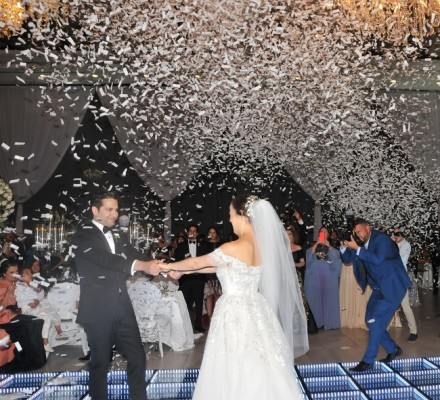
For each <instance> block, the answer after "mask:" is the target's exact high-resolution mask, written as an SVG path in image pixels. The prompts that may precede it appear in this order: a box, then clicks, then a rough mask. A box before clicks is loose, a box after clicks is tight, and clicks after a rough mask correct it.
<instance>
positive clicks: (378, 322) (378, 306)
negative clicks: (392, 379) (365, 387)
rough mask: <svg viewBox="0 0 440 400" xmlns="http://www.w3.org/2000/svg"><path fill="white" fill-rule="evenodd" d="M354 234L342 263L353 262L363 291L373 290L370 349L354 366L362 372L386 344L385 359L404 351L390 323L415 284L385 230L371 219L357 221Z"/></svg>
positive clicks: (369, 308) (367, 315)
mask: <svg viewBox="0 0 440 400" xmlns="http://www.w3.org/2000/svg"><path fill="white" fill-rule="evenodd" d="M353 227H354V228H353V232H354V234H355V235H357V240H355V239H354V238H353V236H351V238H350V240H345V241H344V246H343V247H342V248H341V258H342V262H343V263H346V264H353V271H354V274H355V276H356V279H357V281H358V283H359V285H360V286H361V287H362V289H363V290H365V288H366V287H367V285H370V286H371V288H372V289H373V292H372V294H371V296H370V299H369V300H368V304H367V310H366V313H365V322H366V324H367V326H368V329H369V339H368V345H367V349H366V351H365V354H364V357H363V359H362V361H361V362H360V363H359V364H358V365H356V366H355V367H354V368H351V370H352V371H357V372H362V371H368V370H370V369H372V368H373V365H374V360H375V358H376V355H377V353H378V351H379V346H380V345H382V346H383V348H384V349H385V351H386V352H387V357H386V358H385V359H383V360H381V361H384V362H387V363H389V362H391V361H393V360H394V359H395V358H396V357H398V356H400V355H401V354H402V349H401V348H400V347H399V346H398V345H397V344H396V342H394V340H393V339H392V338H391V336H390V334H389V333H388V331H387V326H388V324H389V322H390V320H391V318H392V317H393V315H394V313H395V312H396V310H397V308H398V307H399V306H400V303H401V302H402V300H403V297H404V296H405V293H406V291H407V290H408V288H409V287H411V281H410V279H409V277H408V274H407V273H406V271H405V267H404V266H403V263H402V260H401V258H400V255H399V248H398V247H397V245H396V243H395V242H394V241H393V240H391V238H390V237H389V236H388V235H386V234H385V233H383V232H379V231H375V230H372V229H371V228H370V226H369V224H368V222H367V221H365V220H364V219H357V220H355V221H354V225H353Z"/></svg>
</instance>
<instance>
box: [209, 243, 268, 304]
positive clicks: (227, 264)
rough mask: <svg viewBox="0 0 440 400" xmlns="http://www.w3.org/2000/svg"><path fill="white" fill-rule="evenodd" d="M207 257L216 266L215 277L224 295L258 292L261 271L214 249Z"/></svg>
mask: <svg viewBox="0 0 440 400" xmlns="http://www.w3.org/2000/svg"><path fill="white" fill-rule="evenodd" d="M209 256H210V257H211V258H212V259H213V260H214V262H215V264H216V265H217V277H218V278H219V280H220V283H221V284H222V291H223V294H224V295H246V296H249V295H251V294H252V293H257V292H258V285H259V283H260V277H261V269H260V268H259V267H254V266H249V265H247V264H246V263H244V262H243V261H240V260H239V259H237V258H235V257H231V256H228V255H226V254H225V253H223V251H222V250H220V249H216V250H214V251H213V252H212V253H210V254H209Z"/></svg>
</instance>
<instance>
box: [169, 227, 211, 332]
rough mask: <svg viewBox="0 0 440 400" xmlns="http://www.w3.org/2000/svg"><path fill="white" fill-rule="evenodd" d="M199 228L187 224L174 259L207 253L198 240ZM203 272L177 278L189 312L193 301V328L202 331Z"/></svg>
mask: <svg viewBox="0 0 440 400" xmlns="http://www.w3.org/2000/svg"><path fill="white" fill-rule="evenodd" d="M198 234H199V229H198V227H197V226H196V225H189V226H188V228H187V235H188V237H187V240H183V241H182V242H181V243H180V244H179V246H178V247H177V249H176V251H175V253H174V259H175V260H176V261H181V260H183V259H185V258H188V257H198V256H203V255H205V254H207V253H208V251H209V250H208V246H207V244H206V243H205V242H204V241H201V240H198ZM205 282H206V279H205V276H204V274H188V275H183V276H182V277H181V278H180V279H179V290H180V291H181V292H182V294H183V297H184V298H185V302H186V305H187V307H188V311H189V312H191V309H192V306H193V304H194V303H195V305H196V308H195V317H194V329H195V330H196V331H199V332H204V331H205V329H204V328H203V326H202V313H203V295H204V290H205Z"/></svg>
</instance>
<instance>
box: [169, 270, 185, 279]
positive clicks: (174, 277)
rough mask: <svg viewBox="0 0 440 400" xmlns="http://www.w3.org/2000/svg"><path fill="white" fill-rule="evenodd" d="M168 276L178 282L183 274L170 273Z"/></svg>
mask: <svg viewBox="0 0 440 400" xmlns="http://www.w3.org/2000/svg"><path fill="white" fill-rule="evenodd" d="M168 275H169V276H170V277H171V278H172V279H175V280H178V279H180V278H181V277H182V275H183V273H182V272H178V271H170V272H169V273H168Z"/></svg>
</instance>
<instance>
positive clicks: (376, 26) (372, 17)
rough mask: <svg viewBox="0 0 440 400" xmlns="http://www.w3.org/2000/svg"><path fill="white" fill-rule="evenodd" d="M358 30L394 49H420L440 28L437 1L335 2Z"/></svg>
mask: <svg viewBox="0 0 440 400" xmlns="http://www.w3.org/2000/svg"><path fill="white" fill-rule="evenodd" d="M335 4H336V5H337V6H339V7H340V8H341V10H342V12H343V13H344V14H345V15H347V16H351V17H352V18H353V19H354V20H356V21H358V22H360V23H361V26H360V29H361V30H364V31H367V32H369V33H372V34H373V35H374V36H375V37H376V38H378V39H381V40H383V41H385V42H389V43H392V44H396V45H405V44H408V39H409V38H410V37H411V38H412V40H413V41H414V42H415V43H416V44H418V45H421V43H422V42H423V40H424V39H425V38H426V36H429V35H432V34H433V33H434V31H435V29H436V28H438V27H439V26H440V0H336V1H335Z"/></svg>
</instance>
